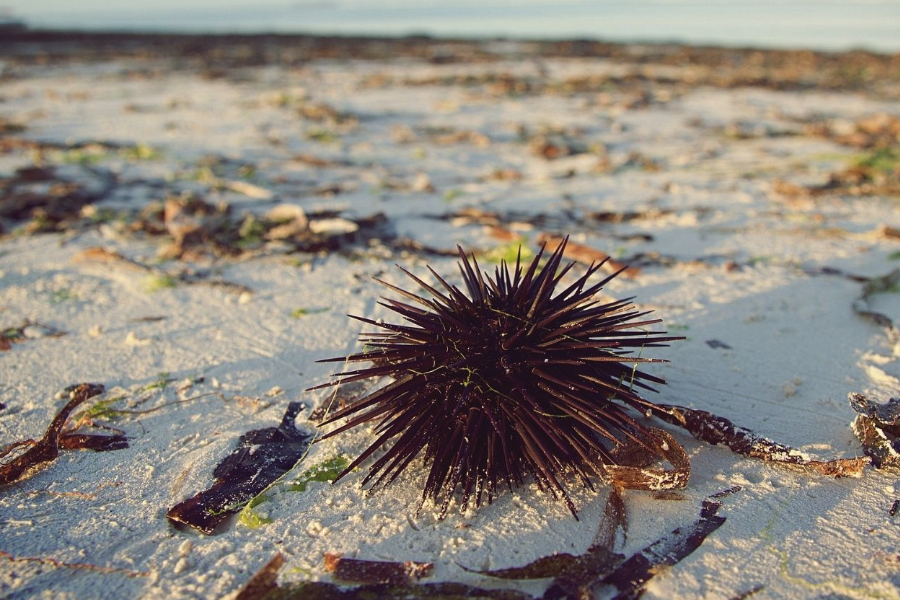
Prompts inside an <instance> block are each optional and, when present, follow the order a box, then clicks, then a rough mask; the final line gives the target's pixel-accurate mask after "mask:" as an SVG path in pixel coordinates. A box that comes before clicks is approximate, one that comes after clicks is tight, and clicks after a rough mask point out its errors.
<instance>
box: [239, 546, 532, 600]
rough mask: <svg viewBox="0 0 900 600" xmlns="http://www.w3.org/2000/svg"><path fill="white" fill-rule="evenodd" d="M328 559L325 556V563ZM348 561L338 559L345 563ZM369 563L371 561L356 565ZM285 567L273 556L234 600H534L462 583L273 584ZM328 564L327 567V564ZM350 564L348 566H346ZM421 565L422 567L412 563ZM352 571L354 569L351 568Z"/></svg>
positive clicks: (399, 566) (395, 566) (400, 568)
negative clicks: (347, 585)
mask: <svg viewBox="0 0 900 600" xmlns="http://www.w3.org/2000/svg"><path fill="white" fill-rule="evenodd" d="M327 560H328V555H326V561H327ZM348 560H350V559H338V561H339V562H338V564H340V561H348ZM355 562H359V563H372V562H373V561H355ZM283 564H284V557H283V556H282V555H281V554H276V555H275V556H274V557H273V558H272V559H271V560H270V561H269V562H268V563H266V565H265V566H263V567H262V569H260V570H259V571H258V572H257V573H256V574H255V575H254V576H253V577H252V578H251V579H250V581H248V582H247V583H246V584H245V585H244V587H243V588H242V589H241V591H240V592H239V593H238V595H237V596H236V597H235V600H308V599H309V598H316V600H396V599H397V598H408V599H411V600H412V599H416V598H440V599H442V600H456V599H458V600H473V599H474V600H478V599H483V600H533V598H532V596H531V595H530V594H526V593H524V592H519V591H516V590H502V589H500V590H497V589H492V590H489V589H482V588H478V587H475V586H471V585H466V584H463V583H453V582H442V583H426V584H415V583H408V584H405V583H399V584H392V583H378V584H367V585H360V586H353V587H342V586H339V585H336V584H334V583H329V582H325V581H301V582H297V583H290V584H287V585H284V586H279V585H278V584H277V583H276V578H277V577H278V571H279V570H280V569H281V567H282V565H283ZM326 564H327V563H326ZM348 564H349V563H348ZM375 564H378V565H384V566H379V567H378V568H377V569H376V570H378V569H388V570H390V571H392V572H393V571H397V572H399V573H404V572H407V573H408V567H407V566H406V565H407V563H396V562H394V563H391V562H385V563H375ZM411 564H422V563H411ZM354 568H355V567H354Z"/></svg>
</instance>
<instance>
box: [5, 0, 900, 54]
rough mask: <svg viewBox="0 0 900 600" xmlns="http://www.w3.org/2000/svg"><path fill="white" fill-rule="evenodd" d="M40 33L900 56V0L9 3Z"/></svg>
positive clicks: (10, 16) (14, 15)
mask: <svg viewBox="0 0 900 600" xmlns="http://www.w3.org/2000/svg"><path fill="white" fill-rule="evenodd" d="M0 6H2V7H3V10H2V12H0V18H2V19H4V20H5V21H7V22H11V21H12V22H15V21H21V22H23V23H24V24H26V25H28V26H29V27H32V28H41V29H44V28H52V29H82V30H98V29H99V30H117V31H122V30H127V31H140V32H148V31H160V32H182V33H233V32H241V33H262V32H279V33H318V34H342V35H378V36H382V35H389V36H399V35H413V34H424V35H432V36H438V37H513V38H533V39H572V38H583V39H600V40H607V41H619V42H678V43H685V44H713V45H725V46H753V47H762V48H810V49H817V50H848V49H856V48H859V49H867V50H873V51H881V52H896V51H900V0H853V1H847V0H768V1H765V0H747V1H736V0H693V1H689V0H561V1H551V0H388V1H385V0H290V1H281V2H277V1H269V2H259V3H252V5H251V3H250V2H233V1H232V2H228V1H222V0H157V1H156V2H152V3H132V2H122V1H115V2H114V1H110V0H81V1H80V2H71V1H69V0H39V1H34V0H6V1H5V2H3V4H2V5H0Z"/></svg>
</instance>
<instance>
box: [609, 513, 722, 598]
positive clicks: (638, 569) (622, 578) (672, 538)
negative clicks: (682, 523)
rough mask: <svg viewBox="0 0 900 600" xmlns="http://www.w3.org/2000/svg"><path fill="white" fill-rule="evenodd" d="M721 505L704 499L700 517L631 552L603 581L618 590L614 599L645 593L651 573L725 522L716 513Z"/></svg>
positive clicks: (676, 559) (684, 554) (675, 560)
mask: <svg viewBox="0 0 900 600" xmlns="http://www.w3.org/2000/svg"><path fill="white" fill-rule="evenodd" d="M721 506H722V504H721V503H720V502H717V501H714V500H711V499H706V500H704V501H703V505H702V507H701V509H700V519H699V520H697V521H695V522H694V523H693V524H692V525H691V526H689V527H687V528H681V527H679V528H677V529H674V530H672V532H671V533H670V534H669V535H667V536H665V537H663V538H660V539H659V540H657V541H655V542H653V543H652V544H650V545H649V546H647V547H646V548H644V549H643V550H641V551H640V552H637V553H636V554H634V555H632V556H631V557H630V558H629V559H628V560H626V561H625V562H623V563H622V564H621V565H619V567H618V568H617V569H616V570H615V571H613V572H612V573H611V574H609V575H608V576H607V577H605V578H604V579H603V581H602V583H603V584H605V585H612V586H614V587H615V588H616V589H617V590H618V591H619V593H618V594H617V595H616V596H615V600H633V599H636V598H640V597H641V596H642V595H643V594H644V591H645V587H644V586H645V584H646V583H647V582H648V581H649V580H650V579H651V578H652V577H654V576H655V575H657V574H659V573H660V572H662V571H663V570H665V569H667V568H669V567H671V566H672V565H675V564H677V563H678V562H680V561H681V560H682V559H684V558H685V557H687V556H688V555H690V554H691V553H692V552H693V551H694V550H696V549H697V548H699V547H700V545H701V544H702V543H703V541H704V540H705V539H706V538H707V536H709V534H711V533H712V532H713V531H715V530H716V529H718V528H719V527H721V526H722V524H723V523H725V517H721V516H718V515H717V514H716V512H717V511H718V510H719V507H721Z"/></svg>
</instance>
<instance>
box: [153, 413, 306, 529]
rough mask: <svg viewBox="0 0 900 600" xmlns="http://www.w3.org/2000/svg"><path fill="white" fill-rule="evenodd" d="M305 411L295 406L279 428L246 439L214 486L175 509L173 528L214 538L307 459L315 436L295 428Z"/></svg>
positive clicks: (249, 434)
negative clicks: (228, 521)
mask: <svg viewBox="0 0 900 600" xmlns="http://www.w3.org/2000/svg"><path fill="white" fill-rule="evenodd" d="M302 408H303V405H302V404H301V403H299V402H291V403H290V404H289V405H288V408H287V411H286V412H285V414H284V418H283V419H282V421H281V424H280V425H279V426H278V427H266V428H264V429H254V430H252V431H248V432H247V433H245V434H244V435H242V436H241V437H240V439H239V440H238V446H237V448H236V449H235V450H234V451H233V452H232V453H231V454H229V455H228V456H226V457H225V459H224V460H222V462H220V463H219V464H218V466H217V467H216V468H215V470H214V471H213V477H215V478H216V482H215V483H214V484H213V486H212V487H211V488H209V489H208V490H205V491H203V492H200V493H199V494H197V495H195V496H193V497H191V498H189V499H187V500H185V501H184V502H181V503H179V504H178V505H176V506H174V507H172V509H170V510H169V512H168V513H166V517H168V519H169V520H170V521H171V522H172V523H173V524H176V525H178V524H183V525H189V526H190V527H193V528H194V529H197V530H198V531H201V532H203V533H205V534H212V533H213V532H214V531H215V530H216V528H218V526H219V525H221V524H222V522H223V521H225V520H226V519H227V518H228V517H229V516H231V515H233V514H234V513H236V512H238V511H239V510H241V508H243V507H244V506H245V505H246V504H247V503H248V502H250V501H251V500H252V499H253V498H255V497H256V496H257V495H258V494H260V493H261V492H263V491H264V490H265V489H266V488H267V487H268V486H269V485H270V484H272V483H273V482H274V481H276V480H277V479H278V478H279V477H281V476H282V475H284V474H285V473H286V472H287V471H289V470H290V469H291V468H292V467H293V466H294V465H295V464H296V463H297V462H298V461H299V460H300V459H301V458H302V457H303V456H304V454H305V452H306V449H307V447H308V446H309V443H310V441H311V440H312V435H311V434H308V433H304V432H302V431H298V430H297V429H296V427H294V419H295V418H296V417H297V415H298V414H299V413H300V410H301V409H302Z"/></svg>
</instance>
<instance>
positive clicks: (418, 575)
mask: <svg viewBox="0 0 900 600" xmlns="http://www.w3.org/2000/svg"><path fill="white" fill-rule="evenodd" d="M325 570H326V571H328V572H329V573H331V574H332V575H333V576H334V578H335V579H338V580H340V581H354V582H358V583H387V584H391V585H407V584H410V583H413V582H414V581H417V580H419V579H422V578H423V577H428V576H429V575H431V572H432V571H434V563H430V562H413V561H410V560H408V561H406V562H390V561H381V560H359V559H356V558H344V557H343V556H341V555H340V554H332V553H330V552H329V553H327V554H325Z"/></svg>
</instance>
